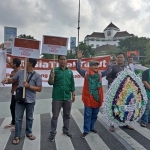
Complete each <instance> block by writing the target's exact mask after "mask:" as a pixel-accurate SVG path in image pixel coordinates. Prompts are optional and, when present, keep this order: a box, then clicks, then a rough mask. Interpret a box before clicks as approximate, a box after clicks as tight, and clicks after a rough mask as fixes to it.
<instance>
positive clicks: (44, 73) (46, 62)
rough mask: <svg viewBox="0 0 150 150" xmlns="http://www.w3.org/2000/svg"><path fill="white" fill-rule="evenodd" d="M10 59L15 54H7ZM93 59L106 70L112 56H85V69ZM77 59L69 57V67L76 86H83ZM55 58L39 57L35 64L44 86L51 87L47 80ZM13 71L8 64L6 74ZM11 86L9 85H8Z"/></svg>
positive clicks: (56, 63)
mask: <svg viewBox="0 0 150 150" xmlns="http://www.w3.org/2000/svg"><path fill="white" fill-rule="evenodd" d="M7 56H8V58H9V59H12V58H14V56H12V55H10V54H7ZM19 58H20V59H21V68H24V58H23V57H19ZM91 60H96V61H98V62H99V63H100V65H99V70H100V71H103V70H106V69H107V67H108V64H109V61H110V56H108V55H106V56H98V57H93V58H83V59H82V63H81V67H82V68H83V69H85V70H88V68H89V62H90V61H91ZM76 61H77V60H76V59H68V60H67V67H69V68H70V69H71V70H72V71H73V75H74V79H75V86H76V87H79V86H83V82H84V78H83V77H82V76H81V75H80V74H79V73H78V72H77V71H76ZM53 65H54V64H53V59H37V64H36V66H35V71H36V72H38V73H39V74H40V75H41V77H42V86H43V87H49V85H48V83H47V81H48V78H49V74H50V71H51V70H52V69H53V68H54V66H53ZM55 66H56V67H58V66H59V64H58V61H57V60H56V61H55ZM10 72H11V68H10V66H9V65H8V64H7V73H6V76H9V75H10ZM102 83H103V85H107V80H106V79H105V78H103V79H102ZM7 86H9V85H7Z"/></svg>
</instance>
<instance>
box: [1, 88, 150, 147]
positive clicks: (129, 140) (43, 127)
mask: <svg viewBox="0 0 150 150" xmlns="http://www.w3.org/2000/svg"><path fill="white" fill-rule="evenodd" d="M106 89H107V87H105V91H106ZM51 90H52V89H51V88H43V90H42V92H41V93H38V94H37V101H42V100H41V99H43V101H44V99H48V98H50V97H51ZM81 92H82V88H81V87H78V88H76V95H77V97H78V98H79V99H80V101H81ZM79 99H77V103H79V102H80V101H79ZM4 102H7V103H9V102H10V88H0V105H2V104H3V103H4ZM37 105H38V103H37ZM40 105H41V103H40ZM5 111H8V110H7V109H5ZM83 113H84V112H83V109H73V110H72V112H71V119H70V132H71V133H72V135H73V138H72V139H70V138H68V137H66V136H64V135H62V126H63V121H62V113H61V115H60V117H59V119H58V128H57V135H56V137H55V141H54V142H49V141H48V136H49V132H50V120H51V113H50V112H49V113H44V114H35V115H34V123H33V133H34V134H35V135H36V137H37V138H36V140H34V141H30V140H29V139H28V138H26V137H25V134H24V133H25V118H24V121H23V128H22V135H21V140H20V143H19V145H17V146H16V145H12V139H13V137H14V133H13V132H10V129H4V128H3V127H4V126H5V125H6V124H9V123H10V121H11V118H10V117H6V118H0V150H106V149H107V150H109V149H110V150H146V149H147V150H150V124H148V125H147V127H146V128H142V127H141V126H140V125H139V123H134V124H133V127H134V128H135V130H128V129H125V128H122V127H120V128H119V127H117V128H116V132H115V133H110V132H109V131H108V128H109V124H107V123H106V121H105V119H104V118H103V115H102V114H101V113H99V116H98V120H97V122H96V124H95V129H96V130H97V131H98V134H94V133H89V135H87V137H86V138H85V139H81V138H80V135H81V134H82V132H83V129H82V128H83Z"/></svg>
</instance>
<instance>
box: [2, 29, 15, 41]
mask: <svg viewBox="0 0 150 150" xmlns="http://www.w3.org/2000/svg"><path fill="white" fill-rule="evenodd" d="M13 37H17V28H14V27H4V42H6V41H9V40H10V39H12V38H13Z"/></svg>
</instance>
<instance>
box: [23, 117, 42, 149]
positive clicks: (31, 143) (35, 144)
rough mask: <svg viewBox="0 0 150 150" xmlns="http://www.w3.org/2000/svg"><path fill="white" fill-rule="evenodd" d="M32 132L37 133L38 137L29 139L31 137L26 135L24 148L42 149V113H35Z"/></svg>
mask: <svg viewBox="0 0 150 150" xmlns="http://www.w3.org/2000/svg"><path fill="white" fill-rule="evenodd" d="M32 132H33V135H36V139H35V140H29V138H27V137H25V140H24V145H23V149H22V150H27V149H35V150H40V137H41V126H40V115H34V121H33V127H32Z"/></svg>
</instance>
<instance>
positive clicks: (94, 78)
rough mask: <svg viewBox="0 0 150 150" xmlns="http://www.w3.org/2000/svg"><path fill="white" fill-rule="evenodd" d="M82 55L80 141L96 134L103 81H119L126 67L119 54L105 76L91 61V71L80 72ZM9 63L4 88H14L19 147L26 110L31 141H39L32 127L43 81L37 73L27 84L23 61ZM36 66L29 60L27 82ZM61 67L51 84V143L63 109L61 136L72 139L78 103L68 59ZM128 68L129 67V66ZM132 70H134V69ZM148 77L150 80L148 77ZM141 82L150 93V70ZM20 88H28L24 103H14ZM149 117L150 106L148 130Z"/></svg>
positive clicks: (54, 71) (13, 108) (149, 108)
mask: <svg viewBox="0 0 150 150" xmlns="http://www.w3.org/2000/svg"><path fill="white" fill-rule="evenodd" d="M82 57H83V55H82V51H78V52H77V58H78V60H77V62H76V70H77V71H78V72H79V74H80V75H81V76H82V77H84V85H83V91H82V101H83V103H84V124H83V133H82V135H81V138H85V137H86V136H87V135H88V134H89V132H93V133H97V131H96V129H95V128H94V125H95V122H96V121H97V115H98V113H99V108H100V107H101V106H102V103H103V100H104V96H103V95H104V94H103V87H102V77H104V76H106V79H107V80H108V84H109V85H110V84H111V83H112V82H113V80H114V79H115V78H116V77H117V74H118V73H119V72H120V71H122V70H123V69H124V68H125V67H127V65H126V64H125V54H124V53H118V54H117V56H116V58H114V57H113V59H111V62H110V64H109V66H108V68H107V70H105V71H103V72H99V70H98V65H99V62H97V61H94V60H93V61H91V62H89V69H88V70H83V69H82V68H81V61H82ZM6 61H7V63H9V64H10V66H11V67H12V68H13V71H12V73H11V76H10V78H4V80H3V81H2V84H12V91H11V93H12V100H11V114H12V122H11V124H10V125H9V126H15V128H14V131H15V136H14V139H13V141H12V143H13V144H15V145H17V144H18V143H19V142H20V136H21V129H22V120H23V114H24V111H25V110H26V136H27V137H28V138H29V139H30V140H34V139H35V138H36V136H35V135H33V133H32V124H33V112H34V105H35V100H36V92H41V90H42V78H41V76H40V74H38V73H37V72H35V73H34V75H33V76H32V78H31V80H30V82H29V83H28V82H27V81H26V82H24V80H23V79H24V70H21V69H20V64H21V60H20V59H19V58H14V59H13V60H11V61H9V60H8V59H7V60H6ZM36 63H37V60H36V59H33V58H28V59H27V74H26V76H27V80H28V79H29V78H30V76H31V74H32V73H33V72H34V67H35V65H36ZM58 63H59V67H56V68H54V69H52V70H51V73H50V76H49V79H48V84H49V85H53V91H52V119H51V130H50V136H49V140H50V141H51V142H52V141H54V139H55V136H56V134H57V121H58V116H59V114H60V110H61V108H63V127H62V132H63V134H64V135H66V136H68V137H70V138H72V135H71V133H70V131H69V120H70V112H71V106H72V103H73V102H74V101H75V82H74V76H73V72H72V71H71V70H70V69H69V68H68V67H67V59H66V56H63V55H59V56H58ZM128 66H129V68H131V67H130V65H128ZM131 70H132V69H131ZM147 75H148V77H147ZM142 81H143V83H144V85H145V88H146V90H147V93H149V91H150V71H149V69H148V70H146V71H145V72H144V73H143V78H142ZM17 87H25V89H26V94H25V103H19V102H16V101H15V90H16V88H17ZM149 99H150V97H149ZM149 114H150V106H149V103H148V104H147V108H146V111H145V114H144V115H143V117H142V120H141V125H142V126H146V122H148V116H149ZM125 127H126V128H127V129H130V130H133V129H134V128H133V127H131V126H129V125H127V126H125ZM109 131H111V132H114V131H115V129H114V126H113V124H112V125H110V128H109Z"/></svg>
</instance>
